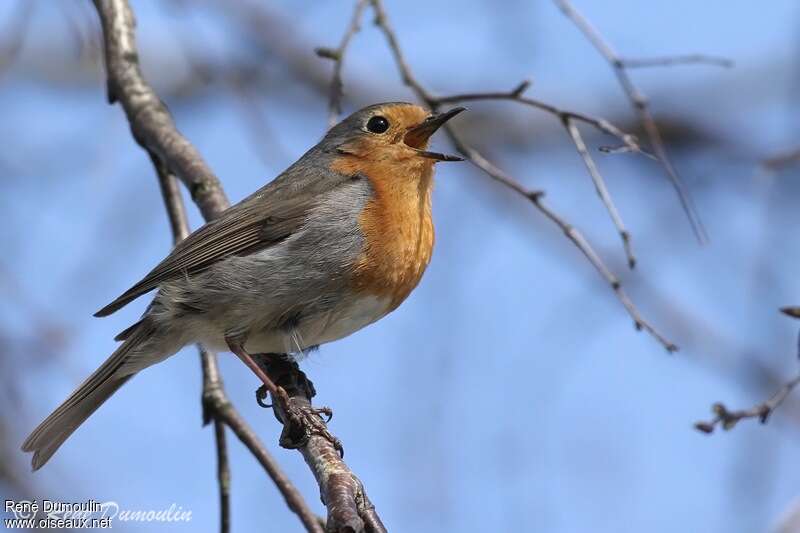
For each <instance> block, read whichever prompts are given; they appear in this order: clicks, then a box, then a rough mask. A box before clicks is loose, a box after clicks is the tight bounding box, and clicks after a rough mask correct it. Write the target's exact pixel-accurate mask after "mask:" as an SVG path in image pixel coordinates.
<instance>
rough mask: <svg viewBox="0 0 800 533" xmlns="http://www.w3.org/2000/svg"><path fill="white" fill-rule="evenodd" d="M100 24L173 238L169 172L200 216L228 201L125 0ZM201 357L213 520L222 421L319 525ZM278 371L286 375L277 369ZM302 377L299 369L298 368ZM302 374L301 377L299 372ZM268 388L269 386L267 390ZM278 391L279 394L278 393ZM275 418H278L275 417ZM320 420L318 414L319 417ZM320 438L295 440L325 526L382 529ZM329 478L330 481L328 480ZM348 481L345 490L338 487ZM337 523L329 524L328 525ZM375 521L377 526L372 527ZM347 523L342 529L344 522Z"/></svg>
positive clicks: (225, 481)
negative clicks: (209, 427)
mask: <svg viewBox="0 0 800 533" xmlns="http://www.w3.org/2000/svg"><path fill="white" fill-rule="evenodd" d="M94 4H95V7H96V9H97V12H98V14H99V15H100V19H101V22H102V26H103V34H104V41H105V60H106V69H107V74H108V96H109V101H110V102H112V103H113V102H116V101H119V102H120V103H121V104H122V106H123V108H124V110H125V113H126V115H127V117H128V122H129V123H130V127H131V131H132V133H133V136H134V138H135V139H136V141H137V142H138V143H139V144H140V145H141V146H142V147H143V148H144V149H145V150H146V151H147V152H148V154H149V155H150V157H151V159H152V161H153V164H154V166H155V168H156V171H157V173H158V176H159V182H160V185H161V190H162V193H163V196H164V201H165V204H166V207H167V213H168V215H169V220H170V226H171V228H172V231H173V234H174V236H175V240H176V241H178V240H180V239H182V238H184V237H185V236H186V235H188V233H189V228H188V223H187V220H186V211H185V207H184V205H183V202H182V200H181V197H180V192H179V191H178V188H177V185H176V183H175V178H174V176H177V177H178V178H180V179H181V181H183V183H184V184H185V185H186V187H187V188H188V189H189V190H190V192H191V194H192V198H193V200H194V201H195V203H196V204H197V206H198V207H199V208H200V210H201V212H202V214H203V216H204V217H205V219H206V220H212V219H214V218H215V217H217V216H218V215H219V214H220V213H221V212H222V211H223V210H224V209H226V208H227V207H228V205H229V203H228V199H227V197H226V196H225V193H224V191H223V189H222V186H221V184H220V181H219V179H218V178H217V177H216V175H214V173H213V172H212V171H211V169H210V168H209V167H208V166H207V165H206V163H205V161H204V160H203V159H202V157H201V156H200V154H199V153H198V152H197V150H196V149H195V147H194V146H193V145H192V144H191V143H190V142H189V141H188V140H187V139H186V138H185V137H183V135H181V133H180V132H179V131H178V130H177V128H176V126H175V123H174V121H173V119H172V116H171V115H170V114H169V111H167V109H166V107H165V106H164V104H163V103H162V102H161V101H160V100H159V98H158V96H157V95H156V94H155V92H154V91H153V89H152V88H151V87H150V85H149V84H148V83H147V81H146V80H145V79H144V77H143V76H142V73H141V69H140V67H139V63H138V53H137V49H136V40H135V31H134V27H135V19H134V15H133V12H132V11H131V8H130V6H129V5H128V3H127V1H126V0H94ZM200 354H201V361H202V365H203V407H204V421H205V422H209V421H210V420H212V419H213V420H214V421H215V436H216V438H217V452H218V454H217V456H218V471H217V472H218V480H219V486H220V502H221V505H222V513H221V528H222V531H223V532H225V531H227V528H228V527H229V523H230V519H229V509H228V505H229V503H228V502H229V478H230V472H229V469H228V460H227V453H226V443H225V438H224V431H223V430H222V427H221V426H220V425H219V424H221V423H224V424H225V425H227V426H228V427H230V428H231V429H232V430H233V432H234V433H235V434H236V436H237V437H238V438H239V439H240V440H241V441H242V442H243V443H244V444H245V446H246V447H247V448H248V449H249V450H250V452H251V453H252V454H253V455H254V456H255V458H256V459H257V460H258V461H259V463H260V464H261V465H262V466H263V467H264V469H265V470H266V471H267V473H268V474H269V476H270V477H271V478H272V480H273V481H274V483H275V484H276V486H277V487H278V489H279V490H280V491H281V494H282V495H283V497H284V499H285V500H286V503H287V505H288V506H289V508H290V509H291V510H292V511H293V512H295V513H296V514H297V515H298V517H299V518H300V520H301V521H302V523H303V525H304V526H305V528H306V530H307V531H311V532H315V533H322V531H323V528H322V526H321V524H320V522H319V520H318V519H317V517H316V516H315V515H314V513H312V512H311V510H310V509H309V507H308V505H307V504H306V502H305V501H304V500H303V498H302V496H301V495H300V493H299V492H298V491H297V489H296V488H295V487H294V485H293V484H292V483H291V481H290V480H289V479H288V478H287V477H286V475H285V474H284V473H283V472H282V471H281V469H280V467H279V466H278V464H277V462H276V461H275V460H274V459H273V458H272V456H271V455H270V454H269V452H267V450H266V448H265V447H264V445H263V443H261V442H260V440H259V439H258V437H257V436H256V434H255V432H254V431H253V430H252V429H251V428H250V427H249V425H248V424H247V423H246V422H245V421H244V419H243V418H242V417H241V415H239V413H238V412H237V411H236V409H235V408H234V407H233V405H232V404H231V402H230V401H229V400H228V397H227V395H226V393H225V390H224V387H223V384H222V379H221V377H220V373H219V367H218V365H217V360H216V355H215V354H212V353H209V352H207V351H205V350H203V349H202V348H201V350H200ZM290 370H291V372H289V374H288V375H289V376H290V377H292V376H294V377H293V379H295V380H300V377H299V376H298V374H302V372H300V370H299V368H297V366H296V365H295V366H293V367H291V368H290ZM284 379H286V378H285V377H284ZM302 379H303V380H305V376H304V375H303V376H302ZM306 381H307V380H306ZM273 392H276V391H273ZM277 392H279V394H274V395H273V400H274V401H275V402H276V405H275V411H276V415H278V416H279V417H280V416H281V413H284V414H285V413H286V411H287V405H283V404H282V403H281V402H282V400H283V397H285V396H286V393H285V391H284V390H283V389H279V390H278V391H277ZM281 393H282V394H281ZM295 393H296V394H295V395H293V396H292V397H291V400H292V401H293V402H298V403H303V402H304V404H305V405H309V406H310V403H311V397H312V396H313V394H311V393H309V392H306V393H305V394H304V392H303V390H300V389H298V390H297V391H295ZM279 419H280V420H283V419H281V418H279ZM320 424H321V425H322V426H323V427H324V422H323V421H321V420H320ZM320 439H321V438H319V437H316V436H311V437H310V438H308V440H307V442H303V443H301V445H300V446H298V447H299V449H300V451H301V453H302V454H303V456H304V458H305V459H306V462H307V463H308V464H309V466H310V467H311V470H312V472H313V474H314V476H315V477H316V479H317V480H318V481H319V483H320V490H321V493H322V494H323V501H324V502H325V503H326V505H327V506H328V525H329V530H330V531H342V532H344V531H363V530H364V526H365V525H366V526H367V527H368V528H369V529H367V531H375V532H380V531H384V529H383V526H382V525H380V519H378V518H377V515H376V514H375V511H374V507H372V506H371V504H369V500H367V498H366V495H365V494H364V491H363V486H362V485H361V482H360V481H359V480H358V478H356V477H355V475H353V473H352V472H351V471H350V470H349V469H348V467H347V466H346V465H345V463H344V462H343V460H342V458H341V456H340V455H339V453H338V452H337V451H336V449H335V448H333V447H332V445H330V443H328V446H330V448H331V449H332V450H333V453H330V452H331V450H330V449H328V447H326V446H325V445H324V444H323V443H322V442H319V440H320ZM321 440H324V439H321ZM332 480H333V481H332ZM342 487H351V488H352V490H339V489H340V488H342ZM352 509H356V518H357V519H358V521H361V522H360V523H361V528H360V529H359V528H351V526H352V525H354V524H357V523H358V522H357V521H356V520H355V519H353V517H352V516H351V511H352ZM332 525H333V526H337V527H332ZM378 526H380V527H378ZM348 528H350V529H348Z"/></svg>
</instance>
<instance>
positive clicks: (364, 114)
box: [322, 102, 464, 165]
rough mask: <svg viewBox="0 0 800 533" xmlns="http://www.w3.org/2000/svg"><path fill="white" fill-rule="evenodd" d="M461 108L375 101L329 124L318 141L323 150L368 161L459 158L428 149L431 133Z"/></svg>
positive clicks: (428, 160) (445, 159)
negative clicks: (431, 108)
mask: <svg viewBox="0 0 800 533" xmlns="http://www.w3.org/2000/svg"><path fill="white" fill-rule="evenodd" d="M462 111H464V108H463V107H456V108H453V109H450V110H449V111H445V112H443V113H431V112H429V111H426V110H425V109H423V108H422V107H420V106H418V105H414V104H408V103H405V102H391V103H385V104H375V105H371V106H368V107H365V108H363V109H361V110H360V111H356V112H355V113H353V114H352V115H350V116H349V117H347V118H346V119H344V120H342V121H341V122H340V123H339V124H337V125H336V126H334V127H333V128H331V130H330V131H329V132H328V134H327V135H326V136H325V138H324V139H323V141H322V145H323V146H324V147H325V148H326V150H328V151H331V152H334V151H335V152H336V153H338V154H341V155H343V156H351V157H354V158H358V159H362V160H368V161H371V162H375V163H377V162H379V161H380V162H392V161H394V162H397V163H400V162H404V161H414V160H416V161H419V158H422V159H423V160H427V161H426V162H427V163H429V164H431V165H432V164H433V163H435V162H437V161H461V160H462V159H461V158H460V157H457V156H453V155H446V154H441V153H438V152H431V151H428V149H427V148H428V141H429V140H430V137H431V135H433V134H434V133H435V132H436V130H438V129H439V128H440V127H441V126H442V125H443V124H444V123H445V122H447V121H448V120H450V119H451V118H453V117H454V116H456V115H457V114H459V113H460V112H462Z"/></svg>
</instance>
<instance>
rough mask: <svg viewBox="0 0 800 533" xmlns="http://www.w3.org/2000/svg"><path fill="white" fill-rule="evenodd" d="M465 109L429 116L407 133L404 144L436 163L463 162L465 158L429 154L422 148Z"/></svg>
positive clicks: (455, 108)
mask: <svg viewBox="0 0 800 533" xmlns="http://www.w3.org/2000/svg"><path fill="white" fill-rule="evenodd" d="M465 109H466V108H464V107H454V108H453V109H451V110H449V111H445V112H444V113H432V114H430V115H428V118H426V119H425V120H423V121H422V122H421V123H419V124H417V125H416V126H414V127H413V128H411V129H409V130H408V131H407V132H406V134H405V136H404V137H403V142H405V143H406V144H407V145H408V146H410V147H411V148H414V149H415V150H416V151H417V153H418V154H419V155H421V156H422V157H427V158H429V159H434V160H436V161H463V160H464V159H463V158H461V157H458V156H456V155H448V154H440V153H439V152H429V151H427V150H423V149H422V147H423V146H425V145H426V144H427V143H428V139H430V137H431V135H433V134H434V133H435V132H436V130H438V129H439V128H441V127H442V125H443V124H444V123H445V122H447V121H448V120H450V119H451V118H453V117H454V116H456V115H458V114H459V113H461V112H462V111H464V110H465Z"/></svg>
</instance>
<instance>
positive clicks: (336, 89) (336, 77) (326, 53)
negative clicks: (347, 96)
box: [314, 0, 369, 127]
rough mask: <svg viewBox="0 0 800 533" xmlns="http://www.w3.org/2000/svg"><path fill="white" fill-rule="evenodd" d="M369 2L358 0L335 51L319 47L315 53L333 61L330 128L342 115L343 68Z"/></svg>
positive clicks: (329, 114)
mask: <svg viewBox="0 0 800 533" xmlns="http://www.w3.org/2000/svg"><path fill="white" fill-rule="evenodd" d="M368 2H369V0H358V1H357V2H356V7H355V9H353V17H352V18H351V19H350V25H349V26H348V27H347V31H345V33H344V35H343V36H342V40H341V41H340V42H339V46H338V47H337V48H336V49H335V50H334V49H331V48H325V47H319V48H316V49H315V50H314V51H315V52H316V53H317V55H318V56H319V57H324V58H326V59H330V60H332V61H333V77H332V78H331V89H330V100H329V103H328V127H333V126H334V125H335V124H336V122H337V121H338V120H339V115H341V114H342V66H343V63H344V57H345V55H346V53H347V47H348V46H349V45H350V41H351V40H352V39H353V36H355V34H356V33H358V32H359V30H360V29H361V16H362V15H363V14H364V9H366V7H367V3H368Z"/></svg>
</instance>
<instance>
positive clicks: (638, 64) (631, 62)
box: [622, 54, 734, 68]
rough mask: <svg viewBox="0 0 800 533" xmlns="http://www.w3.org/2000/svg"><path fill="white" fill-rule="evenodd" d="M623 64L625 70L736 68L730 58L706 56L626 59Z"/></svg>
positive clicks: (688, 55)
mask: <svg viewBox="0 0 800 533" xmlns="http://www.w3.org/2000/svg"><path fill="white" fill-rule="evenodd" d="M622 64H623V65H624V66H625V68H648V67H671V66H675V65H712V66H715V67H722V68H732V67H733V66H734V63H733V61H731V60H730V59H728V58H725V57H718V56H710V55H706V54H686V55H680V56H663V57H648V58H644V59H642V58H635V59H631V58H626V59H623V60H622Z"/></svg>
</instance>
